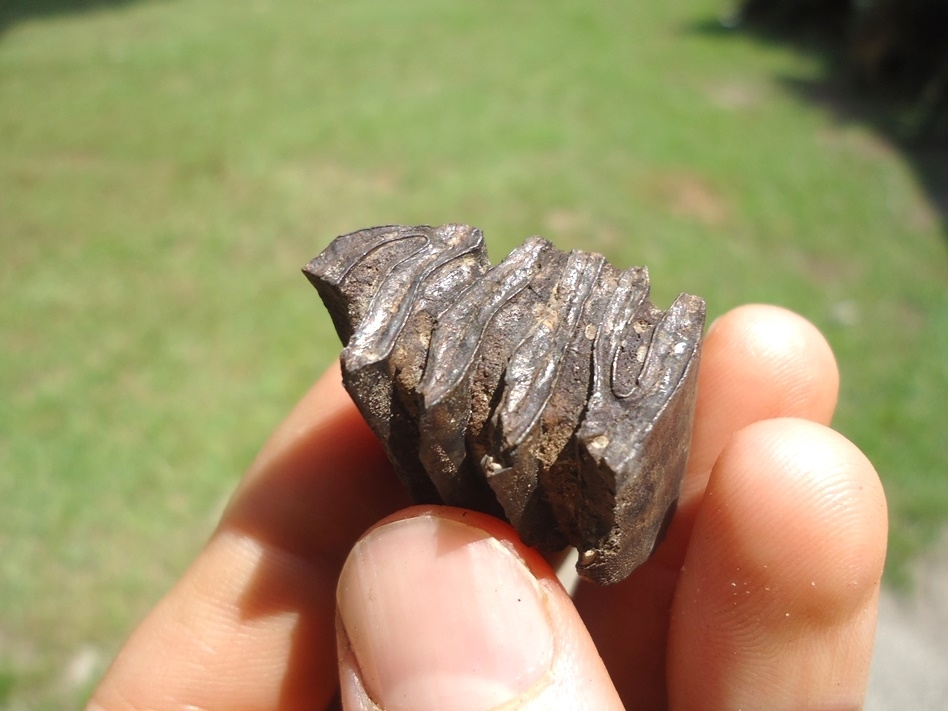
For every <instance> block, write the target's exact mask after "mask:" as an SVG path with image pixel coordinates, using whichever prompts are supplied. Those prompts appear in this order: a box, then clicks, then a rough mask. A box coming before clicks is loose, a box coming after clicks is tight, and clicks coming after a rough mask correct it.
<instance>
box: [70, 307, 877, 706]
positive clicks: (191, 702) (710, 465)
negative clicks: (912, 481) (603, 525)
mask: <svg viewBox="0 0 948 711" xmlns="http://www.w3.org/2000/svg"><path fill="white" fill-rule="evenodd" d="M837 388H838V375H837V371H836V365H835V361H834V359H833V356H832V353H831V352H830V349H829V347H828V346H827V344H826V342H825V340H824V339H823V337H822V336H821V335H820V334H819V332H818V331H817V330H816V329H815V328H814V327H813V326H812V325H810V324H809V323H808V322H806V321H805V320H804V319H802V318H800V317H799V316H796V315H795V314H792V313H790V312H788V311H785V310H782V309H779V308H775V307H769V306H745V307H741V308H738V309H735V310H734V311H731V312H729V313H728V314H726V315H724V316H722V317H721V318H720V319H718V321H716V322H715V323H714V324H713V325H712V326H711V328H710V329H709V332H708V334H707V337H706V339H705V344H704V351H703V356H702V363H701V369H700V375H699V386H698V401H697V408H696V416H695V427H694V435H693V440H692V449H691V456H690V459H689V464H688V470H687V473H686V479H685V482H684V484H683V487H682V496H681V502H680V506H679V509H678V512H677V514H676V517H675V519H674V521H673V523H672V526H671V528H670V530H669V533H668V537H667V539H666V540H665V542H664V543H663V544H662V546H661V547H660V548H659V549H658V551H657V553H656V555H655V556H653V558H652V559H650V560H649V561H648V562H647V563H646V564H645V565H643V566H642V567H640V568H639V569H637V570H636V571H635V572H634V573H633V574H632V575H631V576H630V577H629V578H627V579H626V580H624V581H622V582H621V583H618V584H616V585H613V586H607V587H598V586H594V585H591V584H586V583H582V584H580V586H579V587H578V589H577V590H576V592H575V594H574V596H573V597H572V598H570V596H569V595H568V594H567V592H566V591H565V590H564V589H563V588H562V587H561V586H560V584H559V582H558V581H557V579H556V576H555V574H554V573H553V571H552V570H551V569H550V567H549V566H548V565H547V563H546V561H544V560H543V559H542V558H541V557H540V556H538V555H537V554H536V552H535V551H533V550H531V549H529V548H526V547H525V546H523V545H522V543H520V541H519V540H518V539H517V537H516V534H515V533H514V532H513V531H512V530H511V529H510V528H509V527H508V526H507V525H506V524H503V523H502V522H500V521H497V520H496V519H492V518H490V517H487V516H484V515H482V514H475V513H473V512H467V511H462V510H459V509H448V508H439V507H409V506H408V501H407V500H406V498H405V494H404V492H403V491H402V489H401V487H400V485H399V483H398V482H397V480H396V478H395V476H394V475H393V474H392V472H391V469H390V467H389V465H388V462H387V461H386V459H385V457H384V455H383V454H382V452H381V449H380V447H379V446H378V444H377V442H376V441H375V440H374V438H373V436H372V434H371V433H370V432H369V430H368V428H367V427H366V426H365V424H364V422H363V421H362V420H361V418H360V416H359V414H358V412H357V411H356V409H355V407H354V406H353V405H352V403H351V401H350V400H349V398H348V396H347V395H346V394H345V392H344V390H343V389H342V387H341V385H340V376H339V372H338V369H337V368H336V367H334V368H332V369H331V370H330V371H329V372H328V373H327V374H326V375H325V376H324V377H323V378H321V379H320V380H319V381H318V382H317V383H316V384H315V385H314V386H313V387H312V388H311V389H310V391H309V392H308V393H307V394H306V395H305V396H304V397H303V399H302V400H301V401H300V403H299V404H298V405H297V406H296V407H295V408H294V409H293V411H292V412H291V413H290V414H289V416H288V417H287V419H286V420H285V421H284V422H283V424H281V425H280V427H279V428H278V429H277V430H276V432H275V433H274V435H273V436H272V437H271V439H270V440H269V442H268V443H267V444H266V445H265V446H264V448H263V450H262V451H261V453H260V455H259V456H258V457H257V459H256V461H255V462H254V464H253V465H252V466H251V468H250V471H249V472H248V473H247V475H246V476H245V478H244V480H243V481H242V482H241V484H240V485H239V486H238V487H237V490H236V491H235V493H234V495H233V497H232V499H231V501H230V503H229V505H228V507H227V509H226V511H225V513H224V515H223V517H222V519H221V522H220V525H219V526H218V528H217V530H216V531H215V533H214V534H213V536H212V537H211V539H210V541H209V542H208V544H207V546H206V547H205V549H204V551H203V552H202V553H201V554H200V555H199V556H198V558H197V559H196V560H195V561H194V563H193V564H192V566H191V567H190V568H189V569H188V570H187V572H186V573H185V574H184V576H183V577H182V579H181V580H180V581H179V582H178V583H177V584H176V585H175V586H174V587H173V588H172V589H171V590H170V591H169V592H168V593H167V595H166V596H165V597H164V598H163V599H162V600H161V601H160V602H159V604H158V605H157V606H156V607H155V609H154V610H153V611H152V612H151V613H150V614H149V615H148V616H147V617H146V618H145V619H144V621H143V622H142V623H141V624H140V626H139V627H138V629H137V630H135V632H134V633H133V634H132V635H131V637H130V638H129V640H128V642H127V643H126V645H125V647H124V648H123V649H122V651H121V652H120V653H119V655H118V657H117V658H116V660H115V661H114V663H113V664H112V666H111V668H110V669H109V671H108V672H107V673H106V675H105V677H104V678H103V680H102V682H101V683H100V685H99V687H98V689H97V690H96V691H95V693H94V695H93V697H92V699H91V701H90V703H89V709H90V711H103V710H107V711H126V710H130V709H146V708H147V709H156V710H161V709H184V708H196V709H218V708H220V709H260V710H274V711H275V710H277V709H279V710H281V711H283V710H288V709H304V708H305V709H332V708H339V707H340V705H342V704H344V705H345V708H351V709H378V708H381V709H387V710H389V711H396V710H398V709H412V710H413V711H428V709H438V708H441V709H458V710H459V711H478V710H479V709H484V710H485V711H486V710H487V709H491V708H500V707H501V706H502V707H503V708H504V709H519V710H526V709H554V710H555V709H564V710H565V709H581V708H589V709H606V710H609V709H620V708H629V709H662V708H671V709H702V710H713V709H732V708H767V709H821V710H825V709H856V708H859V707H860V706H861V704H862V699H863V696H864V693H865V688H866V683H867V679H868V672H869V662H870V658H871V650H872V641H873V634H874V630H875V622H876V606H877V600H878V593H879V581H880V578H881V574H882V566H883V561H884V557H885V541H886V506H885V498H884V495H883V492H882V487H881V485H880V483H879V480H878V477H877V475H876V473H875V471H874V470H873V468H872V466H871V464H870V463H869V462H868V461H867V460H866V458H865V457H864V456H863V455H862V454H861V453H860V452H859V450H858V449H857V448H856V447H855V446H854V445H852V444H851V443H849V442H848V441H847V440H846V439H845V438H843V437H842V436H841V435H839V434H837V433H836V432H834V431H833V430H831V429H829V427H828V424H829V422H830V420H831V418H832V414H833V409H834V406H835V402H836V396H837ZM340 678H341V679H342V685H341V690H340Z"/></svg>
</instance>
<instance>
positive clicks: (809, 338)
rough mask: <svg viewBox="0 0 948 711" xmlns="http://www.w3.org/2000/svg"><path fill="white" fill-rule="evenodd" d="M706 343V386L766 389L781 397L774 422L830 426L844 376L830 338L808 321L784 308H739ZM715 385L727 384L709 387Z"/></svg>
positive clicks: (714, 329)
mask: <svg viewBox="0 0 948 711" xmlns="http://www.w3.org/2000/svg"><path fill="white" fill-rule="evenodd" d="M705 342H706V345H705V355H704V358H706V359H707V360H708V366H709V367H708V369H707V370H708V373H707V376H708V377H706V378H705V379H704V381H703V382H702V385H705V386H706V387H711V386H714V387H716V388H718V387H725V386H728V385H731V386H733V384H734V381H735V380H737V381H740V382H741V383H742V384H743V386H744V387H743V388H742V389H747V388H748V387H753V386H756V385H758V384H759V385H766V386H767V387H766V388H761V392H767V391H775V392H779V393H780V398H779V400H778V401H776V402H773V403H771V404H770V409H771V411H772V414H771V416H772V417H777V416H793V417H804V418H806V419H809V420H813V421H815V422H821V423H823V424H828V423H829V421H830V419H831V418H832V416H833V410H834V408H835V406H836V399H837V396H838V391H839V370H838V368H837V365H836V358H835V356H834V355H833V351H832V349H831V348H830V345H829V343H828V342H827V341H826V338H825V337H824V336H823V334H822V333H821V332H820V330H819V329H818V328H817V327H816V326H814V325H813V324H812V323H811V322H810V321H808V320H807V319H805V318H804V317H802V316H800V315H799V314H797V313H794V312H793V311H789V310H787V309H784V308H782V307H780V306H771V305H767V304H748V305H745V306H739V307H737V308H735V309H733V310H732V311H729V312H728V313H726V314H724V315H723V316H721V317H720V318H719V319H717V320H716V321H715V322H714V324H712V328H710V329H709V330H708V334H707V337H706V339H705ZM734 365H738V366H740V367H739V368H733V367H732V366H734ZM716 379H720V380H721V381H722V382H709V380H711V381H713V380H716ZM759 419H764V418H759Z"/></svg>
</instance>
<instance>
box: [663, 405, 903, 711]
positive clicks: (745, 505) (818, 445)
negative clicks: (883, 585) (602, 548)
mask: <svg viewBox="0 0 948 711" xmlns="http://www.w3.org/2000/svg"><path fill="white" fill-rule="evenodd" d="M886 530H887V516H886V504H885V496H884V493H883V491H882V487H881V484H880V482H879V478H878V476H877V475H876V473H875V470H874V469H873V467H872V465H871V464H870V463H869V462H868V460H867V459H866V458H865V456H864V455H863V454H862V453H861V452H860V451H859V450H858V449H857V448H856V447H855V446H854V445H852V444H851V443H850V442H848V441H847V440H846V439H845V438H844V437H842V436H841V435H839V434H837V433H835V432H833V431H832V430H830V429H828V428H826V427H823V426H821V425H818V424H816V423H813V422H808V421H805V420H797V419H780V420H770V421H764V422H759V423H756V424H754V425H751V426H749V427H747V428H745V429H743V430H741V431H740V432H738V433H737V434H736V435H735V436H734V437H733V439H732V440H731V442H730V444H729V445H728V446H727V447H726V449H725V450H724V452H723V453H722V455H721V457H720V459H719V460H718V462H717V463H716V465H715V468H714V471H713V472H712V475H711V479H710V482H709V485H708V490H707V492H706V494H705V498H704V500H703V502H702V505H701V510H700V512H699V513H698V517H697V519H696V522H695V529H694V533H693V537H692V544H691V546H690V548H689V551H688V554H687V556H686V559H685V564H684V567H683V570H682V575H681V584H680V586H679V592H678V595H677V596H676V599H675V603H674V608H673V616H672V629H671V634H670V658H669V670H670V674H672V675H676V674H677V675H681V674H683V673H685V672H686V670H687V674H688V675H689V676H690V677H691V678H692V680H693V683H692V684H691V688H692V689H697V690H698V691H697V692H695V693H698V694H700V696H701V699H700V703H693V704H691V705H689V704H687V703H685V704H684V707H686V708H687V707H692V706H693V707H696V708H698V707H700V708H715V707H719V706H718V704H714V703H712V704H710V705H707V704H708V702H709V699H712V698H717V699H718V700H720V701H722V705H724V706H726V705H728V704H733V703H744V704H748V705H749V706H750V707H754V706H755V704H757V705H758V706H759V705H760V704H761V703H763V701H764V700H765V699H768V698H769V699H770V701H769V703H768V704H765V705H767V706H768V707H771V708H780V707H786V708H794V707H800V708H802V707H804V705H806V704H813V703H817V704H819V703H822V704H829V705H830V706H828V707H832V705H833V704H835V703H838V702H845V703H849V702H853V703H857V702H858V700H859V699H860V698H861V694H862V693H863V692H864V689H865V681H866V678H867V675H868V665H869V659H870V656H871V647H872V637H873V631H874V625H875V600H876V597H877V595H878V590H879V583H880V579H881V575H882V568H883V564H884V559H885V545H886ZM804 678H805V679H806V680H807V683H806V684H801V683H800V680H801V679H804ZM695 682H696V683H695ZM672 687H674V685H672ZM691 700H692V701H697V699H694V698H693V699H691ZM702 704H704V705H702Z"/></svg>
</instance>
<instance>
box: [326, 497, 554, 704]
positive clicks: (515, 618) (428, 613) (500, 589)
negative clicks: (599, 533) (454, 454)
mask: <svg viewBox="0 0 948 711" xmlns="http://www.w3.org/2000/svg"><path fill="white" fill-rule="evenodd" d="M337 601H338V606H339V615H340V617H341V620H342V625H343V628H344V631H345V633H346V635H347V637H348V641H349V645H350V648H351V650H352V653H353V655H354V656H355V660H356V662H357V664H358V671H359V674H360V676H361V681H362V685H363V686H364V688H365V689H366V691H367V692H368V694H369V695H370V696H371V697H372V699H373V701H374V702H375V703H376V704H378V705H379V706H380V707H381V708H383V709H385V711H409V710H410V711H443V709H454V710H456V711H487V709H491V708H494V707H495V706H498V705H500V704H503V703H506V702H508V701H510V700H511V699H513V698H515V697H517V696H519V695H520V694H522V693H523V692H525V691H527V690H528V689H530V688H531V687H532V686H533V685H534V684H535V683H536V682H537V681H538V680H539V679H540V678H541V677H542V676H543V675H544V673H545V672H546V671H547V670H548V669H549V668H550V666H551V664H552V660H553V630H552V628H551V625H550V618H549V614H548V612H547V609H546V606H545V602H544V596H543V593H542V592H541V590H540V587H539V585H538V583H537V581H536V579H535V578H534V576H533V574H532V573H531V572H530V570H529V569H528V568H527V566H526V565H525V564H524V562H523V561H522V560H521V559H520V558H519V557H518V556H517V555H516V554H515V553H514V552H513V551H512V550H511V549H509V548H508V547H507V546H506V545H504V544H503V543H501V542H500V541H498V540H496V539H495V538H493V537H491V536H489V535H488V534H487V533H486V532H485V531H483V530H481V529H479V528H475V527H473V526H469V525H467V524H464V523H460V522H458V521H454V520H449V519H444V518H439V517H436V516H430V515H429V516H419V517H416V518H410V519H403V520H401V521H396V522H393V523H389V524H386V525H384V526H380V527H379V528H377V529H375V530H374V531H372V532H371V533H370V534H369V535H368V536H366V537H365V538H364V539H362V540H361V541H360V542H359V543H358V544H357V545H356V547H355V549H354V550H353V551H352V553H351V554H350V556H349V559H348V560H347V561H346V564H345V566H344V567H343V570H342V574H341V576H340V578H339V587H338V590H337Z"/></svg>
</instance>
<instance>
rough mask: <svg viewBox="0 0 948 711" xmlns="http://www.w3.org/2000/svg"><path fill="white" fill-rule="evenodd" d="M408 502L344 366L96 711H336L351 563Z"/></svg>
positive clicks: (258, 466)
mask: <svg viewBox="0 0 948 711" xmlns="http://www.w3.org/2000/svg"><path fill="white" fill-rule="evenodd" d="M406 503H407V500H406V497H405V494H404V492H403V491H402V489H401V487H400V485H399V483H398V481H397V480H396V478H395V477H394V476H392V472H391V468H390V466H389V464H388V462H387V460H386V458H385V455H384V453H383V452H382V450H381V447H380V446H379V444H378V442H377V440H376V439H375V437H374V436H373V435H372V433H371V432H370V431H369V429H368V428H367V426H366V425H365V423H364V421H363V420H362V417H361V416H360V415H359V413H358V411H357V410H356V408H355V406H354V405H353V404H352V401H351V400H350V399H349V397H348V395H347V394H346V393H345V391H344V390H343V388H342V385H341V378H340V374H339V368H338V365H334V366H333V367H332V368H330V369H329V371H327V373H326V374H325V375H324V376H323V377H322V378H321V379H320V380H319V381H318V382H317V383H316V384H315V385H314V386H313V387H312V388H311V389H310V390H309V392H307V393H306V395H305V396H304V397H303V399H302V400H301V401H300V402H299V404H297V405H296V407H295V408H294V409H293V411H292V412H291V413H290V414H289V416H288V417H287V418H286V420H284V422H283V423H282V424H281V425H280V426H279V427H278V428H277V430H276V432H275V433H274V434H273V436H272V437H271V438H270V440H269V441H268V443H267V444H266V445H265V446H264V448H263V449H262V451H261V453H260V455H259V456H258V457H257V459H256V461H255V462H254V464H253V465H252V466H251V468H250V471H249V472H248V474H247V476H246V477H245V479H244V481H243V482H242V483H241V484H240V485H239V487H238V488H237V491H236V492H235V493H234V495H233V497H232V499H231V501H230V503H229V505H228V507H227V509H226V511H225V513H224V515H223V517H222V519H221V522H220V525H219V526H218V528H217V530H216V531H215V533H214V535H213V536H212V537H211V540H210V541H209V542H208V544H207V546H206V548H205V549H204V551H203V552H202V553H201V554H200V555H199V556H198V558H197V560H195V562H194V563H193V564H192V566H191V567H190V568H189V569H188V571H187V572H186V573H185V575H184V577H183V578H182V579H181V580H180V581H179V582H178V583H177V584H176V585H175V586H174V587H173V588H172V589H171V591H169V592H168V594H167V595H166V596H165V597H164V598H163V599H162V600H161V602H160V603H159V604H158V605H157V606H156V607H155V609H154V610H153V611H152V612H151V613H150V614H149V615H148V617H146V619H145V620H144V621H143V622H142V624H141V625H140V626H139V628H138V629H137V630H136V631H135V632H134V633H133V634H132V636H131V638H130V639H129V640H128V642H127V643H126V645H125V647H124V648H123V649H122V651H121V652H120V654H119V656H118V657H117V659H116V660H115V662H114V663H113V665H112V667H111V668H110V669H109V671H108V672H107V673H106V676H105V678H104V679H103V681H102V683H101V684H100V686H99V688H98V689H97V690H96V692H95V694H94V695H93V698H92V700H91V702H90V704H89V709H90V710H94V709H108V710H109V711H113V710H116V709H140V708H149V709H156V711H158V710H160V709H180V708H256V709H274V710H277V709H279V710H281V711H282V710H284V709H291V708H293V709H295V708H315V709H325V708H327V707H328V706H329V705H330V703H331V702H332V699H333V697H334V696H335V694H336V690H337V687H338V679H337V669H336V661H335V627H334V625H335V618H334V615H335V587H336V580H337V578H338V576H339V571H340V569H341V566H342V563H343V561H344V559H345V556H346V554H347V553H348V551H349V549H350V548H351V547H352V545H353V544H354V543H355V541H356V539H357V538H358V537H359V535H360V534H361V533H362V532H363V531H364V530H365V529H366V528H368V527H369V526H370V525H372V524H373V523H375V522H376V521H377V520H379V519H380V518H383V517H384V516H386V515H388V514H389V513H392V512H393V511H395V510H397V509H399V508H402V507H403V506H405V505H406Z"/></svg>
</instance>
